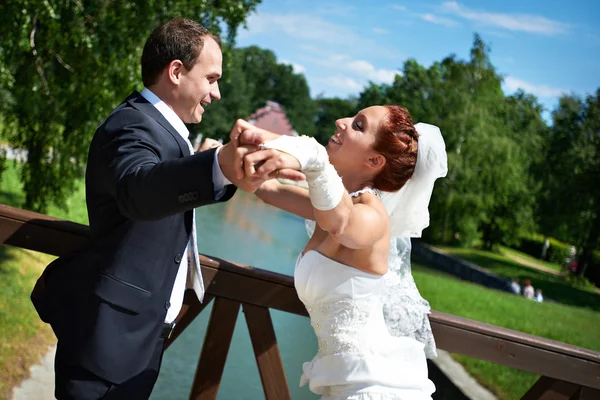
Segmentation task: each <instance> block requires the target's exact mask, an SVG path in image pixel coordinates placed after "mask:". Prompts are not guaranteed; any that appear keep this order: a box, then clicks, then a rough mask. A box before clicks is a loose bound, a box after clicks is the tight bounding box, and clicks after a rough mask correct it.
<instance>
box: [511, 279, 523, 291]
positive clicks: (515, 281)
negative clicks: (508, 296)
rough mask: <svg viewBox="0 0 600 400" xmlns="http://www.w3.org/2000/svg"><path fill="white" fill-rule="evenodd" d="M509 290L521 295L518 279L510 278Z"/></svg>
mask: <svg viewBox="0 0 600 400" xmlns="http://www.w3.org/2000/svg"><path fill="white" fill-rule="evenodd" d="M510 290H511V291H512V292H513V293H514V294H521V285H520V284H519V279H517V278H512V280H511V282H510Z"/></svg>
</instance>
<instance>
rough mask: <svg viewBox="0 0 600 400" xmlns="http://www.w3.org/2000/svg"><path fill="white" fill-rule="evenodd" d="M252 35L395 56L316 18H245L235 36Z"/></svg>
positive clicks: (282, 15)
mask: <svg viewBox="0 0 600 400" xmlns="http://www.w3.org/2000/svg"><path fill="white" fill-rule="evenodd" d="M256 34H269V35H281V34H285V35H288V36H290V37H292V38H294V39H301V40H302V41H307V40H308V41H314V42H315V44H317V45H318V46H319V47H320V48H323V45H331V46H336V48H338V49H339V48H340V47H345V48H348V49H357V48H360V49H362V51H363V53H364V52H370V53H375V54H378V55H379V54H385V55H386V56H395V53H394V51H393V50H391V49H388V48H384V47H383V46H381V45H380V44H378V43H377V42H376V41H375V40H370V39H368V38H366V37H364V36H362V35H358V34H357V33H355V32H354V31H353V30H352V29H350V28H348V27H346V26H344V25H338V24H334V23H332V22H329V21H327V20H326V19H323V18H321V17H319V16H315V15H310V14H291V13H287V14H286V13H268V12H264V13H257V14H252V15H251V16H250V17H249V18H248V23H247V28H246V29H242V30H240V32H239V38H240V39H246V38H248V37H250V36H252V35H256Z"/></svg>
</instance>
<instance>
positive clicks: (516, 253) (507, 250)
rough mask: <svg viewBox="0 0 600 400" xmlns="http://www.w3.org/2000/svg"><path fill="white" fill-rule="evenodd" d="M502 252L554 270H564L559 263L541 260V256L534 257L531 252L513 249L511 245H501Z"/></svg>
mask: <svg viewBox="0 0 600 400" xmlns="http://www.w3.org/2000/svg"><path fill="white" fill-rule="evenodd" d="M500 254H503V255H509V256H514V257H519V258H522V259H524V260H525V261H527V262H528V263H532V264H537V265H539V266H542V267H545V268H548V269H551V270H554V271H556V272H562V270H563V268H562V267H561V266H560V265H558V264H555V263H551V262H549V261H544V260H540V259H539V258H535V257H532V256H530V255H529V254H525V253H523V252H520V251H518V250H515V249H511V248H510V247H505V246H500Z"/></svg>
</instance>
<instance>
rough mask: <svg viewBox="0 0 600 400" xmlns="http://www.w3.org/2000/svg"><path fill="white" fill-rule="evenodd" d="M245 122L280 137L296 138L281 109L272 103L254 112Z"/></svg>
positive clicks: (296, 133) (268, 102)
mask: <svg viewBox="0 0 600 400" xmlns="http://www.w3.org/2000/svg"><path fill="white" fill-rule="evenodd" d="M247 120H248V122H250V123H251V124H252V125H255V126H256V127H258V128H261V129H265V130H268V131H271V132H275V133H278V134H280V135H288V136H298V132H296V131H295V130H294V128H293V127H292V124H291V123H290V121H289V120H288V119H287V116H286V114H285V110H284V109H283V107H281V105H280V104H279V103H276V102H274V101H267V104H266V105H265V106H264V107H261V108H259V109H258V110H256V111H255V112H254V113H253V114H252V115H250V116H249V117H248V118H247Z"/></svg>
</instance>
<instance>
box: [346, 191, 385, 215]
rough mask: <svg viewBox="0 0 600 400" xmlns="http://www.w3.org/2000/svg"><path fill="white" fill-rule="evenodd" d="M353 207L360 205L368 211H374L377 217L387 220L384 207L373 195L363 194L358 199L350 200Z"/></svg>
mask: <svg viewBox="0 0 600 400" xmlns="http://www.w3.org/2000/svg"><path fill="white" fill-rule="evenodd" d="M352 201H353V203H354V204H355V205H357V204H360V205H362V206H366V207H368V208H369V209H370V210H372V211H375V213H376V214H377V216H378V217H380V218H383V219H385V220H387V219H388V218H387V211H386V209H385V206H384V205H383V203H382V202H381V199H380V198H379V197H378V196H377V195H375V194H373V193H368V192H367V193H363V194H361V195H360V196H358V197H354V198H353V199H352Z"/></svg>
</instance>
